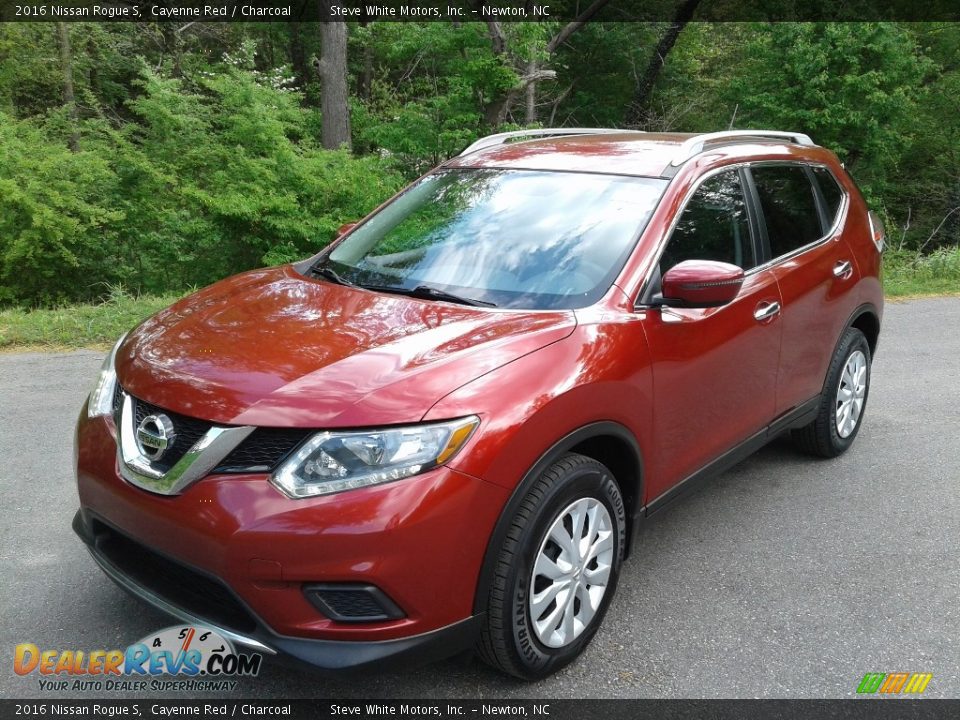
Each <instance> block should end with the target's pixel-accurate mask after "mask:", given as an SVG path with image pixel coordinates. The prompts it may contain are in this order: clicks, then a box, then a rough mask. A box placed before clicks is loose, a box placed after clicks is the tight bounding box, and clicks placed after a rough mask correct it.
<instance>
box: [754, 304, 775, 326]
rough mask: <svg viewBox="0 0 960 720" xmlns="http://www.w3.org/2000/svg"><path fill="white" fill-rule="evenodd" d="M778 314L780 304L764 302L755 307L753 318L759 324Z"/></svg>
mask: <svg viewBox="0 0 960 720" xmlns="http://www.w3.org/2000/svg"><path fill="white" fill-rule="evenodd" d="M779 314H780V303H778V302H764V303H760V304H759V305H757V309H756V310H754V311H753V317H754V318H755V319H756V320H759V321H760V322H763V321H764V320H769V319H770V318H772V317H774V316H775V315H779Z"/></svg>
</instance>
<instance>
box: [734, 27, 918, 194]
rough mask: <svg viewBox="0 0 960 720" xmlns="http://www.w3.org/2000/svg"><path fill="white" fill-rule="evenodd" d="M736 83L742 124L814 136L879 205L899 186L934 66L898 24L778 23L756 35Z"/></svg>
mask: <svg viewBox="0 0 960 720" xmlns="http://www.w3.org/2000/svg"><path fill="white" fill-rule="evenodd" d="M746 52H747V57H746V59H745V62H744V63H743V66H742V68H743V70H744V73H743V75H741V76H740V77H739V78H737V79H735V80H734V82H732V83H731V85H730V100H728V104H729V103H730V102H731V101H734V100H735V101H736V102H737V103H739V106H740V116H739V120H738V126H741V127H750V126H753V125H761V126H766V127H778V128H789V129H795V130H801V131H804V132H807V133H808V134H810V135H811V136H812V137H814V138H816V140H817V142H818V143H819V144H821V145H825V146H826V147H829V148H830V149H831V150H833V151H834V152H835V153H836V154H837V155H838V156H839V157H840V159H841V160H844V161H845V162H846V163H847V165H848V167H849V168H850V170H851V172H854V173H855V174H856V175H857V178H858V181H859V183H860V185H861V188H862V189H863V190H864V194H865V195H866V196H867V198H868V200H872V201H873V203H874V204H876V203H877V202H878V201H879V200H880V198H881V197H882V194H883V193H884V192H885V191H886V190H887V188H888V184H889V183H890V182H891V181H894V174H895V172H896V170H897V167H898V165H899V161H900V159H901V157H902V156H903V154H904V151H905V149H906V146H907V142H908V141H909V138H910V135H911V131H912V126H911V123H912V118H913V117H914V116H915V114H916V109H917V102H918V99H919V97H920V96H921V95H922V86H923V85H922V84H923V81H924V80H925V79H926V78H927V77H928V76H929V75H930V74H931V73H932V72H933V69H934V65H933V63H932V62H931V61H930V60H928V59H927V58H924V57H923V56H922V55H920V53H919V52H918V49H917V47H916V43H915V42H914V40H913V38H912V37H911V36H910V35H909V34H908V33H907V32H906V31H904V30H902V29H900V28H899V27H897V26H896V25H893V24H892V23H829V24H818V23H777V24H773V25H771V26H770V27H768V28H763V31H762V32H756V33H754V34H753V35H752V39H751V41H750V42H749V43H748V45H747V50H746Z"/></svg>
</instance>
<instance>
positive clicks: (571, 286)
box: [321, 169, 666, 309]
mask: <svg viewBox="0 0 960 720" xmlns="http://www.w3.org/2000/svg"><path fill="white" fill-rule="evenodd" d="M665 186H666V181H665V180H662V179H659V178H639V177H620V176H614V175H590V174H583V173H567V172H536V171H528V170H496V169H479V170H477V169H474V170H450V171H443V172H437V173H434V174H431V175H428V176H427V177H425V178H423V179H422V180H421V181H420V182H418V183H417V184H415V185H414V186H412V187H411V188H410V189H409V190H408V191H407V192H405V193H404V194H403V195H401V196H400V197H398V198H397V199H396V200H395V201H394V202H392V203H390V204H389V205H387V206H386V207H385V208H383V209H382V210H381V211H380V212H378V213H377V214H376V215H374V216H373V217H371V218H370V219H369V220H367V221H366V222H365V223H364V224H363V225H361V226H360V227H358V228H357V229H356V230H354V231H353V233H351V234H350V235H349V236H348V237H347V238H346V239H345V240H344V241H343V242H342V243H340V244H339V245H338V246H336V247H335V248H334V249H333V251H332V252H331V253H330V254H329V256H328V257H327V258H326V260H321V263H323V264H326V265H327V267H329V268H330V269H332V270H333V271H334V273H335V277H336V278H338V279H340V280H342V281H344V282H347V283H351V284H356V285H360V286H367V287H376V288H377V289H380V290H386V291H390V290H394V291H397V292H404V291H407V292H410V291H414V290H419V291H423V290H424V289H429V290H436V291H440V292H442V293H448V294H451V295H456V296H459V297H461V298H464V299H467V300H472V301H476V302H477V303H478V304H480V303H482V304H489V305H495V306H497V307H508V308H524V309H553V308H578V307H584V306H586V305H589V304H591V303H593V302H596V301H597V300H598V299H599V298H600V297H601V296H602V295H603V293H604V292H606V290H607V289H608V288H609V287H610V284H611V283H612V282H613V280H614V278H615V277H616V274H617V272H619V270H620V269H621V268H622V267H623V263H624V262H625V261H626V258H627V255H628V254H629V253H630V251H631V249H632V248H633V246H634V244H635V242H636V240H637V238H638V237H639V235H640V232H641V231H642V230H643V228H644V226H645V225H646V223H647V220H648V219H649V218H650V215H651V213H652V212H653V209H654V208H655V207H656V204H657V201H658V200H659V199H660V195H661V194H662V192H663V189H664V187H665ZM437 299H442V298H439V297H438V298H437Z"/></svg>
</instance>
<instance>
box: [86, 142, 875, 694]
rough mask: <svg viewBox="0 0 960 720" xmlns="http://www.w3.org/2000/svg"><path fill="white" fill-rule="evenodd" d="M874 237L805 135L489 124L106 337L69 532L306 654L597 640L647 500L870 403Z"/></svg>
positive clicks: (101, 559)
mask: <svg viewBox="0 0 960 720" xmlns="http://www.w3.org/2000/svg"><path fill="white" fill-rule="evenodd" d="M882 248H883V230H882V228H881V226H880V223H879V222H878V221H877V219H876V218H875V217H874V216H873V215H872V214H871V213H869V212H868V209H867V206H866V205H865V203H864V200H863V197H862V196H861V194H860V192H859V191H858V190H857V188H856V186H855V185H854V183H853V182H852V181H851V179H850V177H849V176H848V175H847V173H846V172H845V171H844V169H843V166H842V165H841V164H840V163H839V162H838V161H837V158H836V157H835V156H834V155H833V154H832V153H830V152H829V151H827V150H825V149H823V148H820V147H817V146H815V145H814V144H813V143H812V142H811V141H810V139H809V138H808V137H807V136H805V135H802V134H798V133H784V132H771V131H737V132H721V133H712V134H706V135H685V134H659V133H639V132H624V131H611V130H589V129H581V130H542V131H540V130H535V131H523V132H521V133H506V134H501V135H494V136H492V137H488V138H484V139H482V140H480V141H478V142H477V143H475V144H474V145H472V146H470V147H469V148H467V149H466V150H465V151H464V152H463V153H461V154H460V155H459V156H458V157H455V158H453V159H452V160H450V161H448V162H446V163H444V164H443V165H441V166H440V167H439V168H437V169H436V170H434V171H432V172H430V173H428V174H427V175H426V176H424V177H423V178H421V179H420V180H418V181H417V182H415V183H414V184H412V185H411V186H410V187H408V188H407V189H405V190H404V191H403V192H401V193H400V194H398V195H397V196H396V197H394V198H393V199H391V200H390V201H389V202H387V203H385V204H384V205H383V206H381V207H380V208H379V209H377V210H376V211H375V212H374V213H373V214H371V215H370V216H369V217H367V218H366V219H365V220H363V221H362V222H360V223H358V224H356V225H351V226H344V228H343V229H342V232H341V234H340V236H339V237H338V239H337V240H336V241H335V242H334V243H333V244H331V245H330V246H329V247H327V248H326V249H325V250H324V251H323V252H321V253H320V254H318V255H317V256H315V257H312V258H310V259H308V260H305V261H303V262H300V263H297V264H293V265H286V266H281V267H272V268H265V269H260V270H254V271H251V272H246V273H243V274H241V275H238V276H236V277H232V278H229V279H227V280H224V281H222V282H219V283H217V284H215V285H213V286H211V287H209V288H206V289H205V290H201V291H200V292H198V293H195V294H193V295H191V296H189V297H187V298H185V299H183V300H181V301H180V302H178V303H176V304H175V305H173V306H172V307H170V308H168V309H167V310H164V311H162V312H160V313H159V314H157V315H155V316H154V317H152V318H150V319H148V320H146V321H145V322H143V323H142V324H141V325H140V326H139V327H137V328H136V329H135V330H133V331H131V332H130V333H129V334H128V335H126V336H125V337H124V338H121V340H120V341H119V342H118V343H117V345H116V346H115V347H114V349H113V351H112V352H111V353H110V354H109V356H108V357H107V359H106V361H105V362H104V365H103V368H102V371H101V373H100V377H99V380H98V382H97V384H96V387H95V389H94V390H93V392H92V393H91V395H90V397H89V399H88V401H87V403H86V405H85V407H84V408H83V410H82V413H81V416H80V420H79V423H78V427H77V433H76V474H77V482H78V486H79V494H80V506H81V508H80V511H79V512H78V513H77V516H76V518H75V520H74V528H75V529H76V531H77V533H78V534H79V535H80V537H81V538H83V540H84V541H85V542H86V544H87V545H88V546H89V548H90V551H91V553H92V555H93V557H94V559H95V560H96V561H97V563H98V564H99V565H100V566H101V568H102V569H103V570H104V571H105V572H106V574H107V575H109V576H110V577H111V578H112V579H113V580H115V581H116V582H117V583H118V584H119V585H121V586H122V587H123V588H125V589H126V590H128V591H130V592H132V593H133V594H134V595H136V596H139V597H140V598H142V599H144V600H146V601H147V602H148V603H151V604H152V605H154V606H157V607H159V608H162V609H164V610H166V611H168V612H169V613H171V614H173V615H175V616H177V617H179V618H181V619H183V620H186V621H189V622H193V623H195V624H200V625H203V626H206V627H211V628H214V629H217V630H218V631H219V632H220V633H221V634H222V635H224V636H225V637H228V638H230V639H232V640H233V641H235V642H236V643H239V644H241V645H243V646H245V647H247V648H253V649H256V650H258V651H260V652H263V653H276V654H283V655H287V656H293V657H294V658H297V659H299V660H303V661H306V662H308V663H311V664H313V665H316V666H319V667H322V668H328V669H346V668H356V667H361V666H367V665H371V664H374V663H381V662H384V661H403V662H408V661H409V660H410V659H411V658H413V657H414V656H416V658H417V659H420V660H427V659H432V658H437V657H440V656H445V655H451V654H454V653H457V652H459V651H462V650H464V649H467V648H471V647H475V648H476V649H477V651H478V652H479V654H480V655H481V656H482V657H483V658H484V659H485V660H487V661H488V662H490V663H492V664H493V665H495V666H496V667H498V668H501V669H502V670H504V671H506V672H508V673H512V674H514V675H517V676H520V677H523V678H537V677H542V676H544V675H547V674H548V673H551V672H553V671H555V670H557V669H558V668H560V667H562V666H563V665H564V664H565V663H567V662H569V661H571V660H572V659H573V658H575V657H576V656H577V654H578V653H580V652H581V651H582V650H583V648H584V647H585V646H586V644H587V643H588V642H589V641H590V639H591V637H592V636H593V635H594V633H596V631H597V628H598V626H599V625H600V623H601V621H602V619H603V616H604V613H605V611H606V609H607V607H608V605H609V604H610V602H611V600H612V598H613V595H614V591H615V589H616V585H617V579H618V576H619V574H620V568H621V564H622V562H623V560H624V558H625V557H626V556H627V555H629V553H630V547H631V541H632V539H633V538H635V537H636V535H637V528H638V526H639V524H640V523H641V522H642V521H643V520H644V519H645V518H647V517H648V516H649V515H651V514H652V513H654V512H655V511H656V510H659V509H660V508H662V507H664V506H665V505H666V504H667V503H669V502H670V501H672V500H674V499H675V498H676V497H677V496H679V495H680V494H681V493H682V492H683V491H685V490H687V489H689V488H691V487H692V486H694V485H696V481H698V480H700V479H702V478H705V477H707V476H710V475H714V474H716V473H717V472H719V471H721V470H723V469H724V468H727V467H729V466H731V465H732V464H734V463H736V462H737V461H739V460H740V459H742V458H744V457H745V456H746V455H747V454H749V453H751V452H753V451H754V450H756V449H757V448H759V447H760V446H761V445H763V444H764V443H766V442H767V441H768V440H770V439H771V438H773V437H775V436H777V435H779V434H780V433H783V432H787V431H789V432H791V433H792V434H793V436H794V437H795V438H796V440H797V441H798V442H799V444H800V446H801V447H802V448H803V449H805V450H808V451H810V452H811V453H813V454H815V455H820V456H825V457H832V456H835V455H838V454H840V453H842V452H843V451H844V450H846V449H847V448H848V447H849V446H850V444H851V443H852V442H853V440H854V438H855V437H856V435H857V431H858V430H859V428H860V425H861V423H862V421H863V411H864V406H865V404H866V401H867V391H868V388H869V384H870V360H871V357H872V356H873V354H874V353H875V352H876V346H877V337H878V334H879V330H880V318H881V310H882V305H883V295H882V290H881V284H880V259H881V251H882Z"/></svg>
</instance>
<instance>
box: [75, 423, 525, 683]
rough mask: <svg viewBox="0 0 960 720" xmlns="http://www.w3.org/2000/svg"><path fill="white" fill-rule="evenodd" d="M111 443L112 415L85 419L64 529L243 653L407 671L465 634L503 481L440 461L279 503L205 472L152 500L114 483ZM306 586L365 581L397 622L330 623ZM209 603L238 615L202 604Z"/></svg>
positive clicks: (106, 565)
mask: <svg viewBox="0 0 960 720" xmlns="http://www.w3.org/2000/svg"><path fill="white" fill-rule="evenodd" d="M114 437H115V429H114V428H113V423H112V421H111V420H110V419H107V418H98V419H95V420H87V419H86V418H85V417H83V416H82V417H81V420H80V422H79V424H78V428H77V438H76V443H77V444H76V451H77V452H76V463H77V465H76V475H77V483H78V490H79V495H80V504H81V509H80V512H79V513H78V514H77V517H76V519H75V520H74V529H75V530H76V531H77V533H78V535H80V537H81V538H82V539H83V540H84V542H85V543H86V544H87V547H88V548H89V549H90V552H91V554H92V555H93V558H94V559H95V560H96V562H97V563H98V564H99V565H100V567H101V568H102V569H103V570H104V572H105V573H106V574H107V575H108V576H110V577H111V579H113V580H114V581H115V582H116V583H117V584H119V585H120V586H121V587H123V588H124V589H125V590H127V591H128V592H130V593H132V594H133V595H135V596H137V597H139V598H141V599H142V600H144V601H146V602H148V603H149V604H151V605H153V606H155V607H157V608H159V609H161V610H164V611H166V612H167V613H169V614H171V615H174V616H175V617H178V618H180V619H182V620H184V621H187V622H191V623H195V624H198V625H203V626H207V627H211V628H214V629H217V630H218V631H221V632H222V633H223V635H224V636H225V637H228V638H230V639H231V640H233V641H234V642H236V643H238V644H241V645H244V646H246V647H248V648H252V649H254V650H259V651H260V652H264V653H271V652H273V653H277V654H280V655H287V656H292V657H294V658H296V659H298V660H301V661H305V662H308V663H310V664H313V665H317V666H320V667H322V668H329V669H337V670H340V669H348V668H362V667H364V666H366V665H371V664H374V663H376V664H378V665H381V664H383V663H389V662H390V661H392V660H395V661H402V662H403V663H404V664H405V665H406V664H408V663H409V661H410V658H411V656H413V655H416V656H417V657H418V659H421V660H424V661H429V660H432V659H436V658H438V657H441V656H449V655H452V654H455V653H457V652H458V651H460V650H462V649H465V648H467V647H469V646H470V645H471V644H472V643H473V641H474V640H475V638H476V632H477V628H478V626H479V619H478V618H477V617H476V616H474V615H473V614H472V611H473V600H474V594H475V591H476V585H477V578H478V576H479V572H480V567H481V565H482V562H483V556H484V554H485V551H486V545H487V542H488V539H489V537H490V534H491V532H492V528H493V526H494V524H495V522H496V519H497V517H498V516H499V513H500V511H501V510H502V508H503V505H504V503H505V502H506V494H507V493H506V491H505V490H504V489H503V488H500V487H499V486H497V485H494V484H492V483H487V482H484V481H482V480H479V479H476V478H473V477H470V476H467V475H464V474H462V473H459V472H457V471H454V470H452V469H449V468H446V467H441V468H436V469H434V470H432V471H430V472H428V473H425V474H423V475H420V476H416V477H413V478H409V479H407V480H403V481H399V482H396V483H390V484H388V485H383V486H375V487H371V488H364V489H361V490H356V491H350V492H346V493H341V494H339V495H332V496H325V497H318V498H309V499H304V500H291V499H289V498H287V497H286V496H284V495H283V494H282V493H280V492H279V491H278V490H276V489H275V488H274V487H273V486H272V485H271V484H270V483H269V482H268V481H267V478H266V476H263V475H233V476H227V475H212V476H209V477H207V478H205V479H204V480H201V481H200V482H198V483H196V484H194V485H192V486H190V487H189V488H187V489H186V491H184V492H183V493H182V494H181V495H176V496H160V495H154V494H152V493H149V492H146V491H144V490H142V489H140V488H137V487H135V486H133V485H131V484H130V483H128V482H126V481H125V480H123V479H122V478H121V477H120V475H119V472H118V467H117V460H116V445H115V442H116V441H115V439H114ZM111 538H113V540H116V539H117V538H122V539H124V541H126V540H129V542H130V543H131V544H133V545H135V546H136V547H135V548H134V549H133V551H132V552H133V555H131V557H134V561H133V562H130V563H118V562H117V561H116V560H117V556H116V554H115V553H114V554H113V555H111V551H114V550H116V549H117V548H116V547H115V543H114V545H111V544H109V542H108V541H110V542H112V541H111ZM138 552H140V553H143V555H144V556H147V555H149V556H150V557H154V556H155V557H156V558H159V559H157V560H156V563H157V564H156V565H155V566H150V568H152V567H156V568H157V569H156V570H151V569H150V568H148V566H147V564H146V563H143V564H142V565H143V567H142V568H138V563H137V562H136V561H135V559H136V557H137V556H136V553H138ZM128 555H129V553H128ZM178 568H179V570H178ZM141 570H142V572H140V571H141ZM180 570H183V571H184V572H186V573H193V575H192V576H191V577H194V578H206V579H205V580H201V581H200V582H199V583H198V584H199V585H204V584H208V585H209V586H210V587H211V593H212V594H216V593H220V595H219V596H218V598H219V600H221V601H222V602H219V603H209V602H208V603H206V604H204V603H199V604H198V603H196V602H194V600H195V599H196V597H195V595H196V594H194V595H190V594H189V593H188V594H186V595H184V593H183V592H182V587H179V589H178V590H177V591H176V592H174V591H173V590H175V589H177V587H175V586H182V585H184V584H185V583H183V582H179V583H171V582H169V579H170V578H171V577H173V576H177V575H178V573H180ZM176 579H177V578H176V577H174V580H176ZM315 583H364V584H369V585H373V586H375V587H377V588H379V589H380V590H382V591H383V592H384V593H385V594H386V595H387V596H388V597H389V598H390V599H391V600H392V601H393V602H395V603H396V604H397V605H398V606H399V607H400V608H401V609H402V610H403V614H404V617H402V618H400V619H390V620H384V621H375V622H362V623H358V622H353V623H347V622H338V621H335V620H332V619H330V618H329V617H326V616H325V615H324V614H323V613H321V612H320V611H319V610H318V609H317V607H316V606H315V605H314V604H312V603H311V602H310V601H309V600H308V598H307V596H306V595H305V594H304V587H305V586H308V585H311V584H315ZM211 593H208V594H211ZM215 599H217V598H215ZM218 605H223V606H231V607H234V606H235V607H236V608H237V612H235V613H234V614H233V615H230V614H229V613H228V614H226V615H224V614H223V613H210V612H208V611H207V610H209V609H210V608H216V607H217V606H218Z"/></svg>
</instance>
